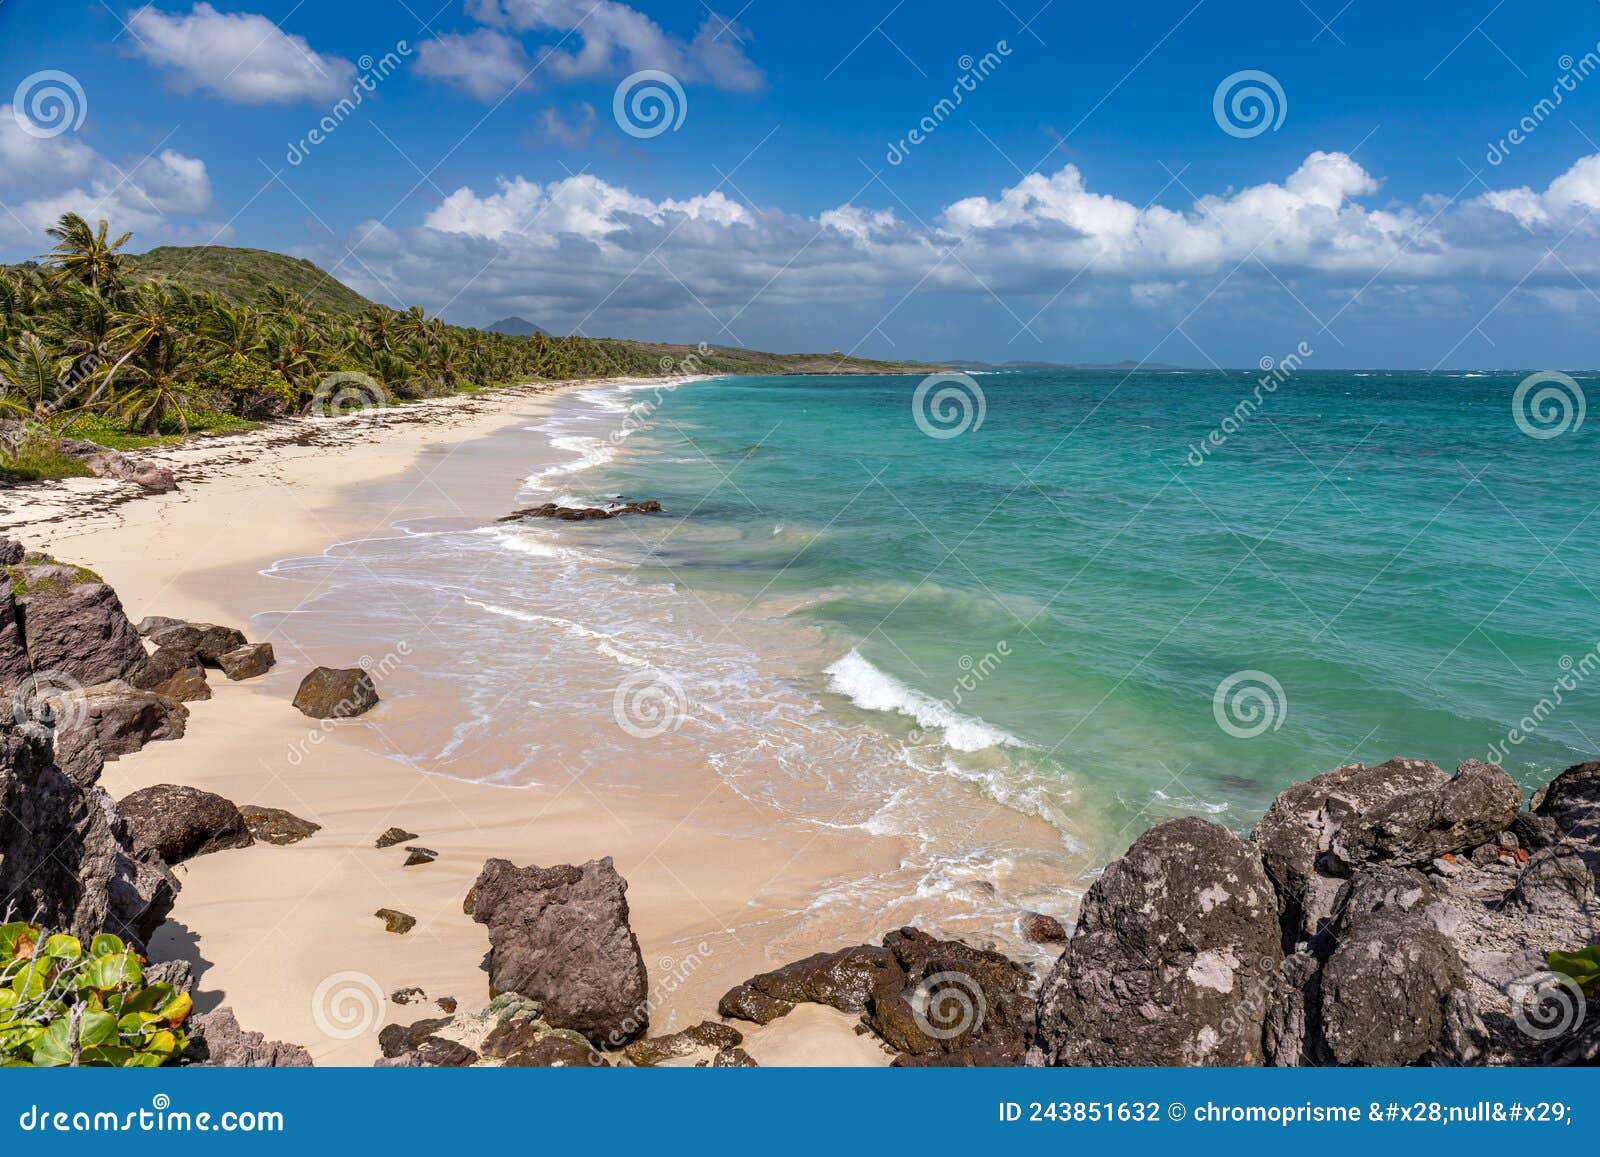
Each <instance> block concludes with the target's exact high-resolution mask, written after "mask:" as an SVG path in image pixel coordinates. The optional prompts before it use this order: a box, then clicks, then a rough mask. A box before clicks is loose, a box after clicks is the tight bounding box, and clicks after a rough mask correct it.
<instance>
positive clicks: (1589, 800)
mask: <svg viewBox="0 0 1600 1157" xmlns="http://www.w3.org/2000/svg"><path fill="white" fill-rule="evenodd" d="M1533 812H1534V814H1535V815H1537V816H1539V817H1540V818H1542V819H1546V820H1549V821H1550V822H1551V823H1552V824H1553V825H1554V828H1555V831H1554V833H1553V838H1554V839H1556V840H1559V841H1560V842H1561V843H1564V844H1566V845H1568V846H1569V847H1571V848H1572V849H1573V850H1575V851H1576V852H1577V853H1578V854H1579V855H1581V856H1582V857H1583V858H1584V859H1585V860H1586V861H1587V862H1588V864H1589V867H1590V868H1592V869H1593V870H1594V871H1595V872H1596V873H1600V761H1594V762H1590V763H1580V764H1578V765H1576V766H1575V767H1569V768H1567V770H1566V771H1563V772H1562V773H1561V774H1560V775H1559V776H1557V777H1556V779H1555V782H1553V783H1552V784H1550V786H1549V787H1547V788H1545V790H1544V791H1542V792H1540V793H1539V795H1538V797H1537V799H1536V800H1535V803H1534V808H1533Z"/></svg>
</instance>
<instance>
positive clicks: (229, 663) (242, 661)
mask: <svg viewBox="0 0 1600 1157" xmlns="http://www.w3.org/2000/svg"><path fill="white" fill-rule="evenodd" d="M274 662H276V660H275V659H274V658H273V656H272V644H271V643H246V644H245V645H244V646H242V647H235V648H234V649H233V650H231V651H224V652H223V653H222V654H221V655H219V656H217V666H219V667H221V668H222V673H223V674H224V675H226V676H227V677H228V678H229V679H232V680H233V681H234V682H236V683H237V682H239V681H240V680H242V679H254V678H255V677H256V676H258V675H265V674H266V673H267V672H268V671H270V670H271V669H272V664H273V663H274Z"/></svg>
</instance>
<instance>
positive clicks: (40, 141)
mask: <svg viewBox="0 0 1600 1157" xmlns="http://www.w3.org/2000/svg"><path fill="white" fill-rule="evenodd" d="M8 189H16V190H19V191H20V192H19V195H20V196H21V197H22V198H24V199H15V198H14V197H12V196H10V195H8V194H7V192H6V190H8ZM210 207H211V178H210V175H209V174H208V173H207V171H206V166H205V162H204V161H201V160H198V159H197V158H194V157H189V156H185V155H184V154H183V153H180V152H178V151H177V150H176V149H166V150H163V151H162V152H161V153H159V154H157V155H156V156H153V157H146V158H143V159H139V160H134V161H129V162H126V163H123V164H120V165H119V164H116V163H114V162H112V161H111V160H110V159H109V158H106V157H103V156H101V155H100V154H99V153H97V152H96V151H95V150H94V149H92V148H91V147H90V146H89V145H87V144H85V143H84V142H82V141H81V140H78V139H76V138H75V137H72V136H69V135H62V136H59V137H50V138H41V137H35V136H31V135H29V134H27V133H25V132H23V131H22V129H21V128H20V127H19V126H18V125H17V122H16V119H15V117H14V116H13V115H12V107H11V106H10V105H9V104H8V105H0V243H3V244H4V245H6V246H7V247H8V248H13V249H15V250H16V251H18V252H24V253H33V252H37V251H38V249H39V248H40V247H41V246H42V245H43V243H44V229H45V227H46V226H48V225H53V224H55V222H56V220H57V219H58V218H59V217H60V216H61V214H63V213H66V212H69V211H70V212H76V213H81V214H82V215H83V216H84V217H87V218H88V219H89V220H91V221H98V220H100V219H102V218H103V219H105V220H107V221H109V222H111V227H112V228H113V229H114V230H117V231H118V232H121V231H124V230H128V229H132V230H135V231H136V232H137V233H139V234H140V238H139V240H140V244H139V246H138V248H143V247H144V246H145V245H148V244H153V243H155V242H156V241H157V240H174V239H179V238H182V237H184V236H188V235H190V233H191V232H193V231H194V230H197V229H199V228H200V226H199V225H198V223H197V222H194V221H193V220H189V218H192V217H193V216H194V215H196V214H199V213H204V212H205V211H206V210H207V209H209V208H210Z"/></svg>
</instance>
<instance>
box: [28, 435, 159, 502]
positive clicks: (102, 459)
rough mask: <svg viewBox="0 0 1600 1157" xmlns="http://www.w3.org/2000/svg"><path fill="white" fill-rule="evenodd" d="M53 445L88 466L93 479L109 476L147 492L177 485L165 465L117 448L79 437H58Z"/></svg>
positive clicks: (156, 492) (157, 491)
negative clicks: (113, 448)
mask: <svg viewBox="0 0 1600 1157" xmlns="http://www.w3.org/2000/svg"><path fill="white" fill-rule="evenodd" d="M57 448H58V449H60V451H61V452H62V453H63V454H69V455H71V456H72V457H74V458H76V459H78V461H80V462H82V463H83V464H84V465H85V466H87V467H88V468H89V473H91V474H93V475H94V476H95V477H96V478H111V479H114V480H115V481H117V482H132V483H134V484H135V485H136V486H138V487H139V488H140V489H142V490H146V491H148V492H149V493H151V494H166V493H167V492H168V491H172V490H176V489H177V488H178V482H177V479H175V478H174V477H173V476H172V471H171V470H169V469H168V468H167V467H165V466H160V465H158V464H156V463H154V462H150V461H146V460H145V459H143V458H133V457H130V456H129V455H127V454H124V453H122V452H121V451H119V450H111V449H108V448H106V447H105V446H101V445H100V444H99V443H97V442H86V441H84V440H83V439H81V438H62V439H60V440H59V442H58V443H57Z"/></svg>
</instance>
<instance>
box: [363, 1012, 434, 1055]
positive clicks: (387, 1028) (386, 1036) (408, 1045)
mask: <svg viewBox="0 0 1600 1157" xmlns="http://www.w3.org/2000/svg"><path fill="white" fill-rule="evenodd" d="M451 1021H452V1018H451V1017H448V1016H435V1017H427V1018H424V1019H423V1020H419V1021H413V1022H412V1023H411V1024H386V1025H384V1026H383V1028H382V1030H381V1031H380V1032H379V1033H378V1048H379V1050H380V1051H381V1052H382V1053H383V1055H384V1056H386V1057H397V1056H399V1055H401V1054H402V1053H408V1052H414V1051H415V1050H416V1049H417V1047H418V1046H419V1045H421V1044H422V1042H423V1041H425V1040H427V1039H428V1038H429V1037H431V1036H433V1035H434V1034H436V1033H437V1032H438V1031H439V1030H440V1029H442V1028H449V1027H450V1024H451Z"/></svg>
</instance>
